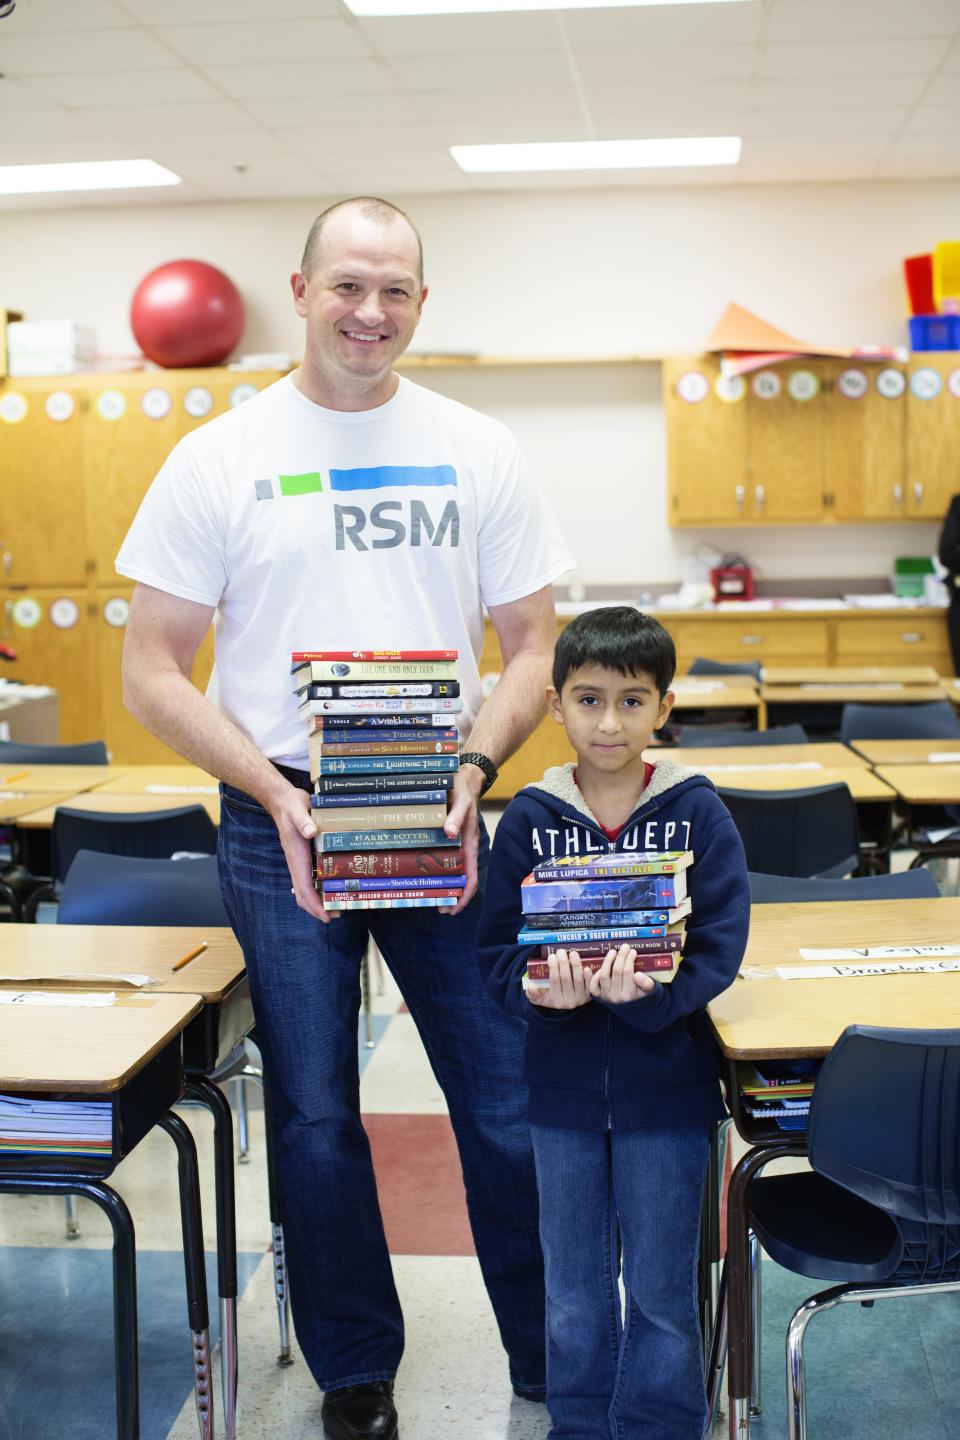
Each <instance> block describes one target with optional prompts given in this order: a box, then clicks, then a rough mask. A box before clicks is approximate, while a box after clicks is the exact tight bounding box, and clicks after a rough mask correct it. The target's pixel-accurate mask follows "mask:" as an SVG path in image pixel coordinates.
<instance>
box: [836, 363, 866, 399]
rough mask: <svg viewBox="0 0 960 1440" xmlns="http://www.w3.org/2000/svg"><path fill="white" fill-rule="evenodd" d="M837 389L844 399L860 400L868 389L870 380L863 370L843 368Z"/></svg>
mask: <svg viewBox="0 0 960 1440" xmlns="http://www.w3.org/2000/svg"><path fill="white" fill-rule="evenodd" d="M837 389H838V390H839V391H840V394H841V395H842V396H843V398H844V399H845V400H862V399H863V397H864V395H866V393H867V391H868V390H869V389H870V381H869V380H868V379H867V377H866V374H865V372H864V371H863V370H844V372H843V374H842V375H841V376H840V379H839V380H838V381H837Z"/></svg>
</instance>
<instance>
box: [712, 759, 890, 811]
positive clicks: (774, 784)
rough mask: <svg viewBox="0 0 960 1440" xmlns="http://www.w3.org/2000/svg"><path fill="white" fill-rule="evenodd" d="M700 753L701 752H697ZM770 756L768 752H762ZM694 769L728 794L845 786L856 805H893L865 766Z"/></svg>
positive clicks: (719, 766)
mask: <svg viewBox="0 0 960 1440" xmlns="http://www.w3.org/2000/svg"><path fill="white" fill-rule="evenodd" d="M700 753H701V754H702V753H703V752H702V751H701V752H700ZM713 753H714V755H720V754H722V755H726V754H727V751H726V749H724V750H722V751H721V750H715V751H714V752H713ZM764 753H765V754H769V753H770V752H769V751H765V752H764ZM695 768H696V769H697V770H702V771H703V773H704V775H708V776H709V777H710V779H711V780H712V781H713V783H714V785H716V786H717V787H718V788H721V787H725V788H726V789H728V790H765V791H774V792H775V791H777V790H814V789H816V788H817V787H818V786H821V785H846V787H847V789H848V790H849V791H850V794H851V795H852V796H853V798H854V800H855V801H856V803H857V804H858V805H860V804H865V803H869V802H871V801H883V802H885V803H886V804H888V805H892V804H893V802H894V799H895V798H896V797H895V794H894V791H893V789H892V788H891V786H890V785H888V784H885V783H884V781H883V780H882V779H881V778H880V777H879V776H878V775H875V774H874V772H873V771H872V770H869V769H867V767H866V766H863V767H861V766H858V765H844V766H839V765H838V766H836V767H835V768H833V767H828V766H826V765H823V766H820V767H818V768H817V769H816V770H805V769H800V768H799V767H794V766H790V767H789V768H784V769H782V770H781V769H773V768H770V769H768V768H766V767H765V766H762V765H760V764H753V763H748V764H746V765H730V764H728V762H727V761H726V760H723V761H718V762H717V763H716V764H715V763H714V762H713V761H712V760H711V761H707V762H704V761H701V762H699V763H698V764H697V765H696V766H695Z"/></svg>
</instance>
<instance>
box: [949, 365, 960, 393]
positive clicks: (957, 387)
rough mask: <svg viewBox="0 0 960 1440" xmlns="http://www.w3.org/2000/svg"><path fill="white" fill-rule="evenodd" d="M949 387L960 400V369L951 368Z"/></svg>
mask: <svg viewBox="0 0 960 1440" xmlns="http://www.w3.org/2000/svg"><path fill="white" fill-rule="evenodd" d="M947 389H948V390H949V391H950V394H951V395H954V396H956V398H957V399H958V400H960V370H951V371H950V374H949V375H948V376H947Z"/></svg>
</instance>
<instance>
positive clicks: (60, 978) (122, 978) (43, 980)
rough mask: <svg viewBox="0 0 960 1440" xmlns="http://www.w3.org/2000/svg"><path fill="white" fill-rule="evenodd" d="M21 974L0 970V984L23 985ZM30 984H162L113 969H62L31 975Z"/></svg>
mask: <svg viewBox="0 0 960 1440" xmlns="http://www.w3.org/2000/svg"><path fill="white" fill-rule="evenodd" d="M23 981H24V976H23V975H7V974H5V973H4V972H3V971H2V970H0V986H3V985H18V986H20V987H21V988H22V987H23ZM30 984H31V985H63V986H70V985H129V986H132V987H133V988H135V989H137V990H139V989H141V988H142V987H144V986H148V985H162V984H163V981H162V980H154V979H153V978H152V977H151V976H149V975H135V974H133V973H129V974H120V973H118V972H116V971H113V972H111V973H109V974H107V973H101V972H100V971H95V970H64V971H58V972H56V973H53V972H51V974H49V975H31V976H30Z"/></svg>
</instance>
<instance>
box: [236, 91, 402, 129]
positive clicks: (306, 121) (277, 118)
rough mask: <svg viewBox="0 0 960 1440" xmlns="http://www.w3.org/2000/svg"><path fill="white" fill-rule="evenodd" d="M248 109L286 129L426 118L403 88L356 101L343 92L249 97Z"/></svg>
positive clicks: (268, 123) (398, 122)
mask: <svg viewBox="0 0 960 1440" xmlns="http://www.w3.org/2000/svg"><path fill="white" fill-rule="evenodd" d="M244 109H245V110H247V111H248V112H249V113H250V114H251V115H255V116H256V117H257V119H258V120H261V121H262V122H263V124H264V125H269V126H271V127H279V128H280V129H284V130H285V129H289V128H291V127H293V126H297V125H305V126H307V127H315V126H329V125H337V126H341V127H343V128H346V126H347V125H351V124H353V123H354V121H356V122H357V123H359V124H366V125H374V124H377V123H378V122H383V123H385V124H390V123H392V122H394V121H395V122H396V123H397V124H398V125H399V124H415V123H416V122H417V121H422V120H423V118H424V117H423V113H422V111H421V108H420V107H419V106H418V105H417V104H416V103H415V102H414V101H413V100H411V99H409V98H408V97H407V96H406V95H404V94H403V93H402V92H400V93H399V94H397V95H364V96H362V97H360V98H359V99H358V100H357V102H356V104H351V103H350V102H349V100H346V99H344V97H343V96H342V95H333V94H330V95H326V94H319V95H314V96H313V97H312V98H307V97H304V98H303V99H300V100H248V101H247V102H246V104H245V105H244Z"/></svg>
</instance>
